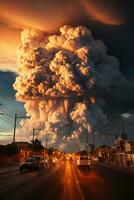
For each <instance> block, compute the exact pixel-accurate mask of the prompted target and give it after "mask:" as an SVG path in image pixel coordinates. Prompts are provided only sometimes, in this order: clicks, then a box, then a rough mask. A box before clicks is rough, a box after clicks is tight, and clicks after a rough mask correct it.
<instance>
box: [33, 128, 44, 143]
mask: <svg viewBox="0 0 134 200" xmlns="http://www.w3.org/2000/svg"><path fill="white" fill-rule="evenodd" d="M41 130H42V129H41V128H33V142H34V136H35V131H41Z"/></svg>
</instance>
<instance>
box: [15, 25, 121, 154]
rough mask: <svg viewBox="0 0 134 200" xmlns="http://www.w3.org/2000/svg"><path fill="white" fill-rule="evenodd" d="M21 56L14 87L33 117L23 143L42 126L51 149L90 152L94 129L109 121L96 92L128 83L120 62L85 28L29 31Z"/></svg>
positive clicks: (23, 131) (24, 125) (21, 130)
mask: <svg viewBox="0 0 134 200" xmlns="http://www.w3.org/2000/svg"><path fill="white" fill-rule="evenodd" d="M17 52H18V54H17V55H18V63H19V76H18V77H17V78H16V82H15V83H14V89H15V90H16V91H17V93H16V98H17V100H19V101H23V102H25V108H26V111H27V113H28V115H30V116H31V119H30V120H26V121H25V122H24V121H22V122H21V123H22V127H21V128H19V130H18V137H19V139H20V137H24V138H27V139H29V140H31V139H32V134H31V132H32V129H33V128H42V130H41V131H40V132H39V133H38V137H39V138H40V139H42V140H45V139H46V138H49V143H50V144H51V145H52V144H53V145H55V146H56V147H60V148H64V149H67V148H68V147H74V148H75V149H77V148H78V147H79V146H80V144H81V147H82V148H84V145H85V143H86V141H87V140H86V138H87V135H88V134H91V133H92V131H93V129H94V127H96V126H99V124H102V125H103V124H105V123H106V122H107V119H106V116H105V115H104V113H103V111H102V109H101V108H102V105H103V101H102V100H101V99H97V102H96V103H95V97H94V91H99V92H103V91H107V90H110V88H111V87H112V86H113V85H118V84H119V83H120V82H122V81H123V78H122V76H121V73H120V70H119V62H118V60H117V59H116V58H115V57H112V56H109V55H108V54H107V47H106V46H105V45H104V43H103V42H102V41H101V40H95V39H94V38H93V37H92V35H91V32H90V30H88V29H87V28H85V27H83V26H79V27H72V26H63V27H61V28H60V32H59V33H58V34H57V35H46V34H45V33H44V32H42V31H38V30H35V29H25V30H24V31H23V32H22V33H21V44H20V45H19V47H18V51H17ZM104 103H105V102H104ZM19 133H21V134H19ZM71 150H73V149H71Z"/></svg>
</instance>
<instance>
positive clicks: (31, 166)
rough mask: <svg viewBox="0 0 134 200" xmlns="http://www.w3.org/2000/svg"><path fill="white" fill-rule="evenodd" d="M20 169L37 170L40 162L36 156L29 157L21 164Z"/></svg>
mask: <svg viewBox="0 0 134 200" xmlns="http://www.w3.org/2000/svg"><path fill="white" fill-rule="evenodd" d="M19 169H20V171H23V170H36V169H38V164H37V162H36V160H35V159H34V158H28V159H27V160H26V161H25V162H23V163H21V164H20V168H19Z"/></svg>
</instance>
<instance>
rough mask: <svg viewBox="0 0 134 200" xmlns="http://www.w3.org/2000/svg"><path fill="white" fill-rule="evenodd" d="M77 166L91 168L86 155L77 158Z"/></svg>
mask: <svg viewBox="0 0 134 200" xmlns="http://www.w3.org/2000/svg"><path fill="white" fill-rule="evenodd" d="M77 166H78V167H79V168H80V167H88V168H91V160H90V158H89V157H88V156H80V157H79V158H78V160H77Z"/></svg>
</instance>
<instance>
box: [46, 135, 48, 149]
mask: <svg viewBox="0 0 134 200" xmlns="http://www.w3.org/2000/svg"><path fill="white" fill-rule="evenodd" d="M47 142H48V137H46V149H47Z"/></svg>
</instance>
